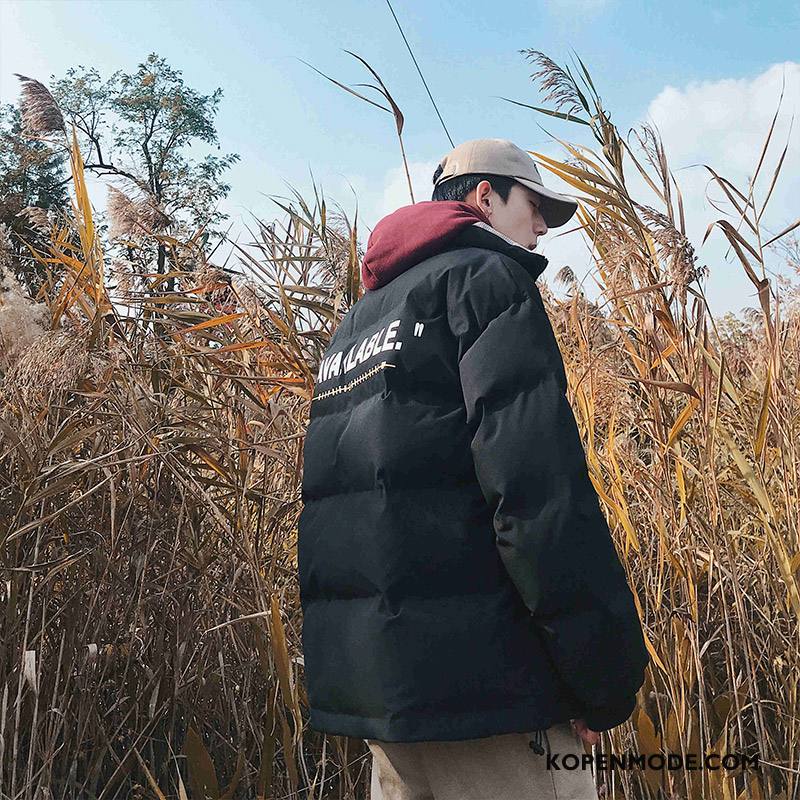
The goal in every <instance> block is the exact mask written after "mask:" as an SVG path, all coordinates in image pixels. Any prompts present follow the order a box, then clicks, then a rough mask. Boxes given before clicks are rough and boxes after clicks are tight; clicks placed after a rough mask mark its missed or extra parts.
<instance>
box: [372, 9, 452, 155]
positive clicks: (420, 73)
mask: <svg viewBox="0 0 800 800" xmlns="http://www.w3.org/2000/svg"><path fill="white" fill-rule="evenodd" d="M386 5H387V6H389V11H391V12H392V16H393V17H394V21H395V22H396V23H397V29H398V30H399V31H400V35H401V36H402V37H403V41H404V42H405V43H406V47H407V48H408V54H409V55H410V56H411V60H412V61H413V62H414V66H415V67H416V68H417V72H418V73H419V77H420V78H422V85H423V86H424V87H425V91H426V92H427V93H428V97H430V99H431V103H433V108H434V110H435V111H436V116H437V117H439V122H441V123H442V127H443V128H444V132H445V134H446V135H447V138H448V139H449V140H450V146H451V147H455V144H454V143H453V138H452V136H450V132H449V131H448V130H447V125H445V124H444V120H443V119H442V115H441V114H440V113H439V107H438V106H437V105H436V101H435V100H434V99H433V95H432V94H431V90H430V89H429V88H428V82H427V81H426V80H425V76H424V75H423V74H422V70H421V69H420V68H419V64H417V59H416V58H414V53H413V51H412V50H411V45H410V44H409V43H408V39H406V35H405V33H403V28H402V26H401V25H400V20H398V19H397V14H395V13H394V9H393V8H392V4H391V2H390V1H389V0H386Z"/></svg>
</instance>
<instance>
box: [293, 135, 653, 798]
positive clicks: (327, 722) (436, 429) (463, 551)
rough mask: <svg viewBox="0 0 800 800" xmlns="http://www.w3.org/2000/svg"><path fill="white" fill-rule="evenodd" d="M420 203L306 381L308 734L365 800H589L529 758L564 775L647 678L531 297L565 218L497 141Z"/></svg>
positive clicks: (544, 320)
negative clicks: (355, 742)
mask: <svg viewBox="0 0 800 800" xmlns="http://www.w3.org/2000/svg"><path fill="white" fill-rule="evenodd" d="M434 184H435V187H434V192H433V199H432V200H431V201H427V202H421V203H417V204H416V205H412V206H406V207H404V208H400V209H398V210H397V211H395V212H394V213H392V214H389V215H388V216H387V217H385V218H384V219H383V220H381V221H380V222H379V223H378V224H377V225H376V226H375V228H374V230H373V232H372V235H371V236H370V238H369V242H368V246H367V250H366V254H365V257H364V261H363V264H362V279H363V283H364V285H365V287H366V289H367V291H366V293H365V294H364V296H363V297H362V298H361V299H360V300H359V301H358V302H357V303H356V304H355V305H354V306H353V307H352V308H351V309H350V311H349V312H348V313H347V314H346V315H345V317H344V318H343V319H342V321H341V323H340V324H339V326H338V328H337V330H336V331H335V333H334V335H333V337H332V339H331V341H330V345H329V347H328V349H327V351H326V353H325V355H324V357H323V358H322V361H321V364H320V368H319V374H318V376H317V385H316V387H315V390H314V396H313V400H312V403H311V416H310V422H309V426H308V431H307V436H306V440H305V449H304V473H303V489H302V499H303V501H304V508H303V511H302V514H301V517H300V521H299V542H298V560H299V564H298V566H299V578H300V592H301V600H302V606H303V612H304V618H303V648H304V655H305V675H306V682H307V687H308V697H309V703H310V724H311V727H312V728H313V729H315V730H318V731H326V732H328V733H334V734H343V735H347V736H353V737H359V738H363V739H365V740H366V741H367V743H368V744H369V746H370V749H371V750H372V752H373V755H374V761H373V776H372V795H371V796H372V798H373V800H374V799H375V798H378V797H384V798H387V800H388V798H416V799H417V800H423V798H435V800H451V798H452V800H456V798H460V799H463V798H475V800H477V798H487V800H488V798H492V800H496V798H501V797H502V798H506V797H507V798H509V800H510V799H511V798H516V797H520V798H521V797H541V798H545V797H547V798H551V797H557V796H559V794H558V793H559V792H563V793H567V794H568V796H570V797H576V798H577V797H581V798H583V797H594V796H595V794H594V789H593V781H592V777H591V772H590V771H588V770H585V771H581V770H578V771H573V772H569V773H568V774H567V773H565V771H564V770H561V771H559V772H555V771H552V772H551V771H545V768H544V764H543V762H544V761H545V759H544V758H543V756H542V755H537V754H536V753H542V752H543V747H541V746H540V745H541V741H542V736H543V734H544V732H545V731H546V732H547V733H546V735H544V739H545V740H546V742H547V745H548V746H549V747H550V749H551V750H552V752H553V753H559V752H560V753H565V752H566V751H571V752H576V753H577V752H579V750H582V741H583V742H587V743H589V744H593V743H596V742H597V741H598V739H599V737H598V732H599V731H604V730H608V729H610V728H612V727H614V726H616V725H619V724H621V723H622V722H624V721H625V720H626V719H627V718H628V717H629V716H630V714H631V712H632V711H633V709H634V707H635V695H636V692H637V690H638V689H639V687H640V686H641V685H642V682H643V679H644V669H645V667H646V665H647V663H648V655H647V651H646V649H645V645H644V641H643V636H642V630H641V625H640V622H639V618H638V615H637V612H636V609H635V605H634V602H633V597H632V594H631V591H630V589H629V587H628V585H627V582H626V579H625V572H624V570H623V568H622V566H621V564H620V562H619V559H618V557H617V554H616V550H615V548H614V545H613V542H612V540H611V537H610V534H609V530H608V527H607V525H606V522H605V518H604V517H603V514H602V512H601V510H600V507H599V503H598V500H597V495H596V494H595V491H594V489H593V487H592V483H591V481H590V479H589V476H588V472H587V466H586V460H585V455H584V451H583V448H582V444H581V441H580V437H579V433H578V430H577V426H576V424H575V418H574V416H573V413H572V410H571V408H570V406H569V403H568V401H567V398H566V388H567V382H566V376H565V372H564V367H563V362H562V358H561V354H560V352H559V349H558V345H557V342H556V340H555V337H554V334H553V331H552V328H551V325H550V322H549V319H548V317H547V314H546V312H545V309H544V306H543V303H542V300H541V296H540V294H539V291H538V288H537V286H536V283H535V281H536V278H537V277H538V276H539V275H540V274H541V273H542V271H543V270H544V268H545V267H546V265H547V260H546V259H545V258H544V257H543V256H541V255H540V254H538V253H535V252H533V249H534V248H535V247H536V245H537V241H538V237H539V236H542V235H544V234H545V233H546V232H547V230H548V228H551V227H559V226H562V225H564V224H565V223H566V222H567V221H568V220H569V219H570V218H571V217H572V215H573V214H574V212H575V209H576V203H575V201H573V200H571V199H569V198H568V197H565V196H563V195H560V194H558V193H557V192H554V191H552V190H551V189H548V188H546V187H545V186H544V185H543V183H542V180H541V177H540V175H539V172H538V170H537V168H536V165H535V164H534V162H533V161H532V160H531V158H530V157H529V156H528V155H527V154H526V153H525V152H524V151H522V150H520V149H519V148H518V147H516V146H515V145H513V144H512V143H511V142H508V141H505V140H501V139H479V140H475V141H470V142H465V143H464V144H462V145H459V146H458V147H456V148H455V149H454V150H453V151H451V152H450V153H449V154H448V155H447V156H445V157H444V159H442V162H441V164H440V165H439V168H438V169H437V170H436V173H435V174H434ZM570 721H573V723H574V726H575V727H574V729H573V728H571V727H570ZM529 744H530V745H531V748H532V749H533V751H534V752H531V748H529V747H528V745H529ZM559 782H560V783H559ZM534 786H536V787H539V794H532V793H531V789H532V787H534ZM554 792H555V793H556V794H554ZM560 796H562V797H563V796H565V794H561V795H560Z"/></svg>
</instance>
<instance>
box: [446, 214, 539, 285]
mask: <svg viewBox="0 0 800 800" xmlns="http://www.w3.org/2000/svg"><path fill="white" fill-rule="evenodd" d="M451 247H485V248H486V249H487V250H496V251H497V252H498V253H503V255H507V256H509V257H510V258H513V259H514V261H516V262H517V263H518V264H519V265H520V266H521V267H522V268H523V269H524V270H525V271H526V272H527V273H528V274H529V275H530V276H531V278H533V280H536V279H537V278H538V277H539V276H540V275H541V274H542V272H544V270H545V268H546V267H547V264H548V261H547V259H546V258H545V257H544V256H543V255H542V254H541V253H536V252H534V251H533V250H528V248H527V247H523V246H522V245H521V244H517V243H516V242H515V241H514V240H513V239H509V238H508V237H507V236H504V235H503V234H502V233H500V232H499V231H497V230H495V229H494V228H492V227H491V225H487V224H486V223H485V222H476V223H475V224H474V225H469V226H468V227H466V228H464V229H463V230H461V231H459V232H458V235H457V236H456V238H455V240H454V241H453V243H452V244H451Z"/></svg>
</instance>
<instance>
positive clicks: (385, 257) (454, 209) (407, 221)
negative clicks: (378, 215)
mask: <svg viewBox="0 0 800 800" xmlns="http://www.w3.org/2000/svg"><path fill="white" fill-rule="evenodd" d="M476 222H485V223H486V224H487V225H488V224H490V223H489V218H488V217H487V216H486V215H485V214H484V213H483V212H482V211H479V210H478V209H477V208H475V207H474V206H471V205H469V204H468V203H462V202H460V201H458V200H425V201H423V202H421V203H415V204H414V205H412V206H403V207H402V208H398V209H397V211H393V212H392V213H391V214H389V215H388V216H386V217H384V218H383V219H382V220H381V221H380V222H379V223H378V224H377V225H376V226H375V227H374V228H373V230H372V233H371V234H370V237H369V240H368V242H367V251H366V253H365V255H364V261H363V263H362V264H361V282H362V284H363V285H364V287H365V288H366V289H368V290H370V289H378V288H379V287H381V286H383V285H385V284H387V283H389V281H391V280H393V279H394V278H396V277H397V276H398V275H400V274H401V273H403V272H405V271H406V270H407V269H410V268H411V267H413V266H414V265H415V264H418V263H419V262H420V261H423V260H424V259H426V258H429V257H430V256H432V255H435V254H436V253H438V252H440V251H441V250H442V249H443V248H444V247H445V246H446V245H447V244H448V242H450V241H451V240H452V239H454V238H455V235H456V234H457V233H458V232H459V231H460V230H462V229H463V228H466V227H469V226H470V225H474V224H475V223H476Z"/></svg>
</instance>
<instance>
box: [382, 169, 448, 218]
mask: <svg viewBox="0 0 800 800" xmlns="http://www.w3.org/2000/svg"><path fill="white" fill-rule="evenodd" d="M438 163H439V162H438V161H411V162H409V164H408V172H409V175H410V176H411V185H412V187H413V188H414V199H415V200H416V202H419V201H420V200H430V199H431V192H432V191H433V183H432V182H431V178H432V177H433V172H434V170H435V169H436V167H437V165H438ZM410 203H411V195H410V193H409V191H408V178H407V177H406V171H405V169H404V168H403V166H402V165H400V166H399V167H393V168H392V169H390V170H389V171H388V172H387V173H386V175H385V177H384V180H383V195H382V197H381V198H380V199H379V200H378V203H377V206H376V209H375V213H376V215H377V216H376V218H375V221H377V220H378V219H380V218H381V217H383V216H385V215H386V214H390V213H391V212H392V211H395V210H396V209H398V208H400V206H407V205H409V204H410Z"/></svg>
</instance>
